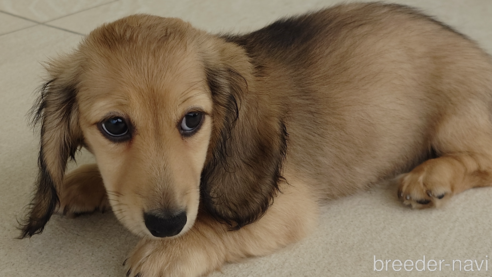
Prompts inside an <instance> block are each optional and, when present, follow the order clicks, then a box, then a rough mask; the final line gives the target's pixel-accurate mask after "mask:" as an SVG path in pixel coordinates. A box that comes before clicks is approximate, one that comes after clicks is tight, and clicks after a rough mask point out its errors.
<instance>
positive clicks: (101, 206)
mask: <svg viewBox="0 0 492 277" xmlns="http://www.w3.org/2000/svg"><path fill="white" fill-rule="evenodd" d="M58 197H59V199H60V204H59V206H58V207H57V212H60V213H63V214H64V215H68V216H77V215H80V214H85V213H92V212H95V211H105V210H107V209H109V208H110V205H109V202H108V196H107V193H106V189H105V188H104V185H103V181H102V178H101V174H100V173H99V169H98V168H97V165H96V164H87V165H82V166H80V167H78V168H77V169H75V170H73V171H72V172H70V173H68V174H67V175H66V176H65V178H64V179H63V186H62V187H61V188H59V191H58Z"/></svg>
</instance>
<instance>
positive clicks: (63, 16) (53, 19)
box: [40, 0, 119, 24]
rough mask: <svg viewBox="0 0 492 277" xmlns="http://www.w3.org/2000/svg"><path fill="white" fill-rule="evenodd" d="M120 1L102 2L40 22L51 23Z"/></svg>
mask: <svg viewBox="0 0 492 277" xmlns="http://www.w3.org/2000/svg"><path fill="white" fill-rule="evenodd" d="M118 1H119V0H113V1H111V2H107V3H103V4H100V5H97V6H94V7H90V8H87V9H83V10H80V11H76V12H73V13H69V14H66V15H62V16H60V17H56V18H52V19H50V20H48V21H44V22H40V23H42V24H49V23H50V22H52V21H55V20H58V19H62V18H65V17H68V16H72V15H75V14H78V13H81V12H85V11H88V10H92V9H95V8H99V7H102V6H104V5H109V4H113V3H116V2H118Z"/></svg>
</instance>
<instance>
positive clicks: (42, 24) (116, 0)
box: [0, 0, 119, 36]
mask: <svg viewBox="0 0 492 277" xmlns="http://www.w3.org/2000/svg"><path fill="white" fill-rule="evenodd" d="M118 1H119V0H113V1H111V2H107V3H103V4H100V5H97V6H94V7H90V8H87V9H83V10H80V11H77V12H74V13H71V14H66V15H63V16H60V17H57V18H53V19H50V20H48V21H44V22H40V21H36V20H33V19H30V18H27V17H23V16H20V15H17V14H13V13H9V12H6V11H3V10H0V13H3V14H6V15H10V16H13V17H17V18H20V19H23V20H26V21H29V22H33V23H36V25H31V26H27V27H24V28H21V29H17V30H14V31H11V32H7V33H3V34H0V36H4V35H8V34H12V33H15V32H17V31H21V30H25V29H28V28H31V27H35V26H39V25H41V26H45V27H49V28H53V29H57V30H60V31H65V32H69V33H72V34H75V35H79V36H85V34H82V33H79V32H75V31H71V30H68V29H64V28H61V27H57V26H53V25H50V24H49V22H52V21H55V20H58V19H61V18H64V17H67V16H71V15H74V14H77V13H81V12H84V11H88V10H91V9H95V8H99V7H102V6H104V5H109V4H113V3H115V2H118Z"/></svg>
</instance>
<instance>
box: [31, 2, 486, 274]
mask: <svg viewBox="0 0 492 277" xmlns="http://www.w3.org/2000/svg"><path fill="white" fill-rule="evenodd" d="M47 69H48V72H49V76H50V78H49V81H48V82H47V83H46V84H45V85H44V87H43V88H42V93H41V97H40V100H39V102H38V103H37V106H36V107H35V116H34V117H35V121H39V122H40V124H41V149H40V153H39V168H40V171H39V172H40V173H39V178H38V180H37V192H36V193H35V196H34V199H33V201H32V203H31V207H30V212H29V214H28V217H27V219H26V222H25V225H24V226H23V233H22V237H26V236H32V235H33V234H36V233H39V232H41V231H42V230H43V227H44V226H45V224H46V222H47V221H48V220H49V218H50V216H51V215H52V213H54V212H56V211H60V212H65V213H68V214H72V213H80V212H89V211H93V210H94V209H96V208H105V207H106V206H107V207H111V208H112V210H113V211H114V213H115V215H116V216H117V217H118V219H119V220H120V221H121V222H122V223H123V224H124V225H125V226H126V227H127V228H128V229H129V230H131V231H132V232H134V233H135V234H138V235H140V236H142V237H143V238H142V240H141V241H140V242H139V243H138V245H137V246H136V248H135V249H134V251H133V252H132V253H131V255H130V257H129V259H128V260H127V261H126V267H127V270H128V275H131V276H141V277H146V276H199V275H203V274H206V273H208V272H211V271H213V270H215V269H217V268H220V266H221V265H222V264H224V263H225V262H231V261H237V260H240V259H242V258H244V257H248V256H258V255H266V254H268V253H271V252H272V251H275V250H276V249H279V248H280V247H282V246H285V245H287V244H290V243H293V242H295V241H298V240H300V239H301V238H303V237H304V236H306V235H307V234H308V233H309V232H310V231H311V230H313V229H314V228H315V226H316V224H317V213H318V202H319V200H321V199H324V198H328V199H334V198H337V197H341V196H344V195H349V194H352V193H355V192H357V191H361V190H363V189H365V188H368V187H370V186H371V185H372V184H375V183H378V182H380V181H381V180H383V179H385V178H392V177H397V179H396V180H397V181H398V182H399V189H398V197H399V198H400V199H401V201H402V202H403V204H405V205H408V206H411V207H412V208H429V207H439V206H441V205H442V204H443V203H445V202H446V201H447V200H448V199H450V198H451V197H452V196H453V195H455V194H457V193H460V192H462V191H464V190H466V189H469V188H473V187H481V186H488V185H490V184H491V183H492V122H491V107H492V63H491V60H490V58H489V56H487V54H485V53H484V52H483V51H482V50H480V49H479V47H478V46H477V45H476V44H475V43H474V42H472V41H470V40H469V39H467V38H466V37H465V36H464V35H461V34H459V33H457V32H455V31H453V30H452V29H451V28H449V27H448V26H446V25H444V24H441V23H439V22H437V21H436V20H434V19H432V18H429V17H427V16H425V15H422V14H420V13H419V12H417V11H415V10H413V9H411V8H408V7H404V6H399V5H383V4H374V3H373V4H350V5H340V6H336V7H333V8H330V9H326V10H322V11H319V12H315V13H310V14H306V15H302V16H298V17H293V18H288V19H283V20H280V21H277V22H275V23H273V24H271V25H269V26H267V27H265V28H263V29H260V30H258V31H256V32H252V33H249V34H245V35H212V34H209V33H206V32H204V31H200V30H197V29H195V28H193V27H192V26H191V25H190V24H188V23H185V22H183V21H181V20H179V19H174V18H161V17H156V16H149V15H134V16H129V17H126V18H123V19H120V20H118V21H115V22H113V23H110V24H105V25H103V26H102V27H99V28H97V29H96V30H94V31H93V32H91V33H90V35H88V36H87V37H86V38H85V39H84V40H83V42H82V43H81V44H80V45H79V47H78V48H77V50H75V51H74V52H73V53H71V54H69V55H66V56H63V57H60V58H57V59H55V60H54V61H51V62H50V63H49V65H48V66H47ZM80 147H85V148H87V149H88V150H89V151H90V152H92V153H93V154H94V156H95V158H96V161H97V165H95V164H94V165H85V166H81V167H80V168H79V169H76V170H75V171H73V172H71V173H69V174H68V175H67V176H64V175H65V168H66V164H67V160H68V159H69V158H70V157H72V158H73V156H74V153H75V152H76V151H77V150H78V149H79V148H80ZM395 191H396V189H395Z"/></svg>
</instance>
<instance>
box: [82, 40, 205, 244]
mask: <svg viewBox="0 0 492 277" xmlns="http://www.w3.org/2000/svg"><path fill="white" fill-rule="evenodd" d="M98 49H99V50H100V48H98ZM142 50H144V49H142ZM193 50H195V49H193V47H188V48H187V47H186V44H185V42H179V41H174V43H172V44H166V45H163V47H162V48H160V49H158V50H156V52H155V53H152V52H151V53H149V51H142V52H133V51H132V52H131V53H129V52H125V49H113V50H109V49H108V50H107V52H103V53H90V55H94V56H91V58H90V59H86V61H87V62H86V64H85V66H86V73H85V74H84V79H85V80H90V83H87V84H85V83H84V82H82V83H81V86H80V88H79V94H78V97H77V103H78V107H79V122H80V128H81V130H82V133H83V136H84V141H85V143H86V145H87V147H88V148H89V149H90V150H91V151H92V152H93V154H94V155H95V157H96V160H97V164H98V166H99V170H100V172H101V175H102V177H103V180H104V185H105V187H106V190H107V192H108V196H109V199H110V203H111V205H112V207H113V210H114V211H115V214H116V215H117V216H118V218H119V219H120V221H121V222H122V223H123V224H124V225H125V226H126V227H128V228H129V229H130V230H132V231H133V232H135V233H138V234H148V235H150V234H151V233H152V234H153V235H154V236H158V237H161V236H174V235H177V234H179V233H183V232H186V231H187V230H188V229H189V228H190V227H191V226H192V225H193V222H194V220H195V218H196V215H197V211H198V203H199V195H200V176H201V172H202V170H203V166H204V163H205V158H206V154H207V149H208V144H209V139H210V134H211V129H212V119H211V117H210V115H211V114H212V98H211V94H210V90H209V88H208V86H207V82H206V75H205V70H204V68H203V64H200V63H199V62H198V61H199V59H198V57H197V53H196V52H194V51H193ZM87 51H90V50H89V49H88V50H87ZM169 52H172V53H173V55H168V53H169ZM85 53H87V52H85ZM130 55H131V56H130ZM122 57H123V59H122ZM156 62H157V63H160V64H161V66H159V67H160V68H159V69H157V70H155V68H153V69H152V70H149V66H154V63H156ZM149 63H152V65H149ZM175 221H178V222H175ZM182 224H185V225H184V226H182ZM160 225H162V226H163V227H162V228H159V226H160ZM161 229H162V230H161Z"/></svg>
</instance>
